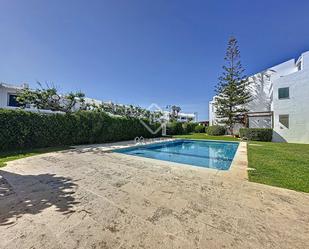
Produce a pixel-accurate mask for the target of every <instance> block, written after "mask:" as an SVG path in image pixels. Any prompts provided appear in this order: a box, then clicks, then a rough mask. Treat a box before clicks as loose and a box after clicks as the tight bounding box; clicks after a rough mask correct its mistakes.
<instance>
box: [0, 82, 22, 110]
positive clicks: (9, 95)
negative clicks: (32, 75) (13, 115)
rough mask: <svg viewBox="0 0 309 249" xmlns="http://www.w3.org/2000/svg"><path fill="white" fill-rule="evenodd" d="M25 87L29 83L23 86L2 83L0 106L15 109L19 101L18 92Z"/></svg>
mask: <svg viewBox="0 0 309 249" xmlns="http://www.w3.org/2000/svg"><path fill="white" fill-rule="evenodd" d="M25 87H28V85H27V84H23V85H21V86H16V85H11V84H6V83H0V108H8V109H14V108H17V107H18V106H19V105H18V102H17V101H16V97H17V92H18V91H19V90H21V89H23V88H25Z"/></svg>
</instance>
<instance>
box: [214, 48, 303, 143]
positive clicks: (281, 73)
mask: <svg viewBox="0 0 309 249" xmlns="http://www.w3.org/2000/svg"><path fill="white" fill-rule="evenodd" d="M249 81H250V82H251V84H250V90H251V92H252V101H251V102H250V103H248V105H247V107H248V109H249V112H248V113H247V115H246V116H247V118H246V120H247V126H248V127H249V128H273V130H274V132H273V141H275V142H291V143H309V51H307V52H305V53H303V54H302V55H301V56H300V57H299V58H298V59H297V60H295V59H291V60H289V61H286V62H284V63H281V64H279V65H276V66H274V67H271V68H269V69H266V70H265V71H263V72H260V73H257V74H255V75H253V76H251V77H249ZM215 98H216V96H214V97H213V99H212V101H210V102H209V122H210V125H214V124H216V123H217V121H218V119H217V118H216V110H215V105H214V103H215ZM240 126H241V125H238V126H237V127H235V129H236V130H237V129H238V128H239V127H240Z"/></svg>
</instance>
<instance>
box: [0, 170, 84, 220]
mask: <svg viewBox="0 0 309 249" xmlns="http://www.w3.org/2000/svg"><path fill="white" fill-rule="evenodd" d="M75 187H76V184H75V183H73V182H72V180H71V179H70V178H66V177H59V176H55V175H54V174H41V175H19V174H15V173H11V172H7V171H3V170H0V226H5V225H11V224H13V223H15V221H16V220H17V219H18V218H19V217H21V216H22V215H24V214H37V213H40V212H42V211H43V210H44V209H46V208H49V207H51V206H55V207H56V211H58V212H61V213H63V214H68V213H71V212H73V210H72V208H73V206H74V205H75V204H78V202H76V201H75V198H74V197H73V194H74V193H75V190H74V189H75Z"/></svg>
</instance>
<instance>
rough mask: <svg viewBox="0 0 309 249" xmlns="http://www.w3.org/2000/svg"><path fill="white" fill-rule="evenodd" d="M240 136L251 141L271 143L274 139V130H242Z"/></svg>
mask: <svg viewBox="0 0 309 249" xmlns="http://www.w3.org/2000/svg"><path fill="white" fill-rule="evenodd" d="M239 135H240V137H241V138H246V139H248V140H251V141H265V142H270V141H271V140H272V137H273V129H269V128H240V129H239Z"/></svg>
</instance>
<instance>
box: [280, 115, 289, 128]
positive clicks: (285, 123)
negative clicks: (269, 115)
mask: <svg viewBox="0 0 309 249" xmlns="http://www.w3.org/2000/svg"><path fill="white" fill-rule="evenodd" d="M279 123H280V124H282V125H283V126H284V127H286V128H289V115H279Z"/></svg>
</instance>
